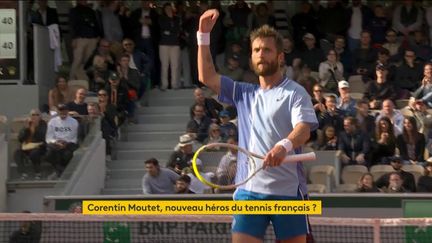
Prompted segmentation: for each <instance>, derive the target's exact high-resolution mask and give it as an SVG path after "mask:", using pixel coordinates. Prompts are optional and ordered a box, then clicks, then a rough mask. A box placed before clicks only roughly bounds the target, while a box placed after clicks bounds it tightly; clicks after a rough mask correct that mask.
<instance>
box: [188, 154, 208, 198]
mask: <svg viewBox="0 0 432 243" xmlns="http://www.w3.org/2000/svg"><path fill="white" fill-rule="evenodd" d="M196 166H197V168H198V171H203V165H202V161H201V160H200V159H197V160H196ZM182 175H188V176H189V177H190V178H191V183H190V186H189V190H190V191H192V192H193V193H196V194H202V193H206V192H209V191H210V190H211V189H212V188H211V187H210V186H207V185H205V184H204V183H202V182H201V181H200V180H198V178H197V177H196V175H195V171H194V170H192V169H191V168H190V167H187V168H185V169H183V171H182ZM201 176H202V177H203V178H204V179H205V180H206V181H212V179H213V177H214V176H215V175H214V174H213V173H212V172H207V173H201Z"/></svg>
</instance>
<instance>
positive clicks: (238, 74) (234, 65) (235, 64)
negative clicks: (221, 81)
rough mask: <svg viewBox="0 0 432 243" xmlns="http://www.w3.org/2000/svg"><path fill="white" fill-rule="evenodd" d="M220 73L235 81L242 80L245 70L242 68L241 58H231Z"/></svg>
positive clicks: (234, 55)
mask: <svg viewBox="0 0 432 243" xmlns="http://www.w3.org/2000/svg"><path fill="white" fill-rule="evenodd" d="M219 72H220V74H222V75H225V76H228V77H230V78H232V79H233V80H241V78H242V77H243V73H244V70H243V69H242V68H241V67H240V57H239V56H238V55H236V54H233V55H232V56H230V57H229V58H228V60H227V63H226V64H225V65H224V66H222V67H221V68H220V69H219Z"/></svg>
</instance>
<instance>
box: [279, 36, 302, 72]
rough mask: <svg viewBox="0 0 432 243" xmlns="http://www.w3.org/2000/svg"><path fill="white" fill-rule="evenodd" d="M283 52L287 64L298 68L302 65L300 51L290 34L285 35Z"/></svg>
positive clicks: (295, 68)
mask: <svg viewBox="0 0 432 243" xmlns="http://www.w3.org/2000/svg"><path fill="white" fill-rule="evenodd" d="M283 52H284V57H285V58H284V60H285V65H286V66H288V67H292V68H293V69H294V70H297V69H298V68H299V67H300V63H301V60H300V52H299V51H298V50H297V49H296V48H295V46H294V43H293V40H292V38H291V37H290V36H284V37H283Z"/></svg>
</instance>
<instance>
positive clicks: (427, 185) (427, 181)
mask: <svg viewBox="0 0 432 243" xmlns="http://www.w3.org/2000/svg"><path fill="white" fill-rule="evenodd" d="M417 192H432V160H431V159H430V158H429V159H428V160H427V161H426V164H425V170H424V175H422V176H420V178H419V179H418V182H417Z"/></svg>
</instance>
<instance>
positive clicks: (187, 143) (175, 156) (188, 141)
mask: <svg viewBox="0 0 432 243" xmlns="http://www.w3.org/2000/svg"><path fill="white" fill-rule="evenodd" d="M194 140H195V138H194V137H193V136H192V135H190V134H188V133H186V134H183V135H182V136H180V138H179V143H178V144H177V146H176V148H178V149H174V152H172V153H171V155H170V158H169V160H168V163H167V165H166V167H167V168H169V169H172V170H173V171H174V172H176V173H177V174H179V175H180V173H181V171H182V170H183V169H184V168H186V167H188V166H189V165H190V164H191V163H190V161H191V159H192V157H193V155H194V148H193V145H194Z"/></svg>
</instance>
